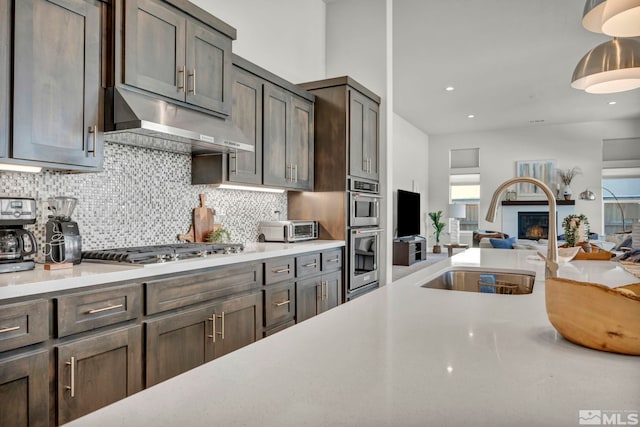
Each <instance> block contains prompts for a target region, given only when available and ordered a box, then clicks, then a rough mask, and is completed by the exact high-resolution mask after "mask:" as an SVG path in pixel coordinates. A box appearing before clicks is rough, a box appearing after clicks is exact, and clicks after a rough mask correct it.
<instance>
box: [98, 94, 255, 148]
mask: <svg viewBox="0 0 640 427" xmlns="http://www.w3.org/2000/svg"><path fill="white" fill-rule="evenodd" d="M106 95H107V96H106V99H107V102H106V108H107V112H106V120H105V122H106V123H105V140H106V141H112V142H116V143H122V144H129V145H137V146H145V147H147V148H153V149H159V150H164V151H173V152H180V153H188V152H191V153H194V154H203V153H227V152H235V151H254V147H253V145H251V144H248V143H247V141H248V139H247V138H246V137H245V136H244V134H243V133H242V131H240V129H238V128H237V127H236V126H234V125H233V123H232V122H231V120H230V119H227V120H224V119H219V118H217V117H214V116H210V115H208V114H205V113H202V112H200V111H196V110H192V109H190V108H188V107H185V106H181V105H178V104H174V103H171V102H167V101H164V100H162V99H159V98H155V97H152V96H149V95H146V94H143V93H140V92H136V91H134V90H129V89H127V88H124V87H115V88H109V89H107V94H106Z"/></svg>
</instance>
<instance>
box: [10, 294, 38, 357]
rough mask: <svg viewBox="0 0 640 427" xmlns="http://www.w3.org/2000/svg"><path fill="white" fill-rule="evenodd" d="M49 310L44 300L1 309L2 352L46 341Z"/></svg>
mask: <svg viewBox="0 0 640 427" xmlns="http://www.w3.org/2000/svg"><path fill="white" fill-rule="evenodd" d="M48 337H49V310H48V306H47V301H45V300H43V299H39V300H35V301H29V302H22V303H18V304H10V305H6V306H3V307H0V352H3V351H7V350H13V349H14V348H19V347H24V346H26V345H31V344H35V343H38V342H42V341H45V340H46V339H47V338H48Z"/></svg>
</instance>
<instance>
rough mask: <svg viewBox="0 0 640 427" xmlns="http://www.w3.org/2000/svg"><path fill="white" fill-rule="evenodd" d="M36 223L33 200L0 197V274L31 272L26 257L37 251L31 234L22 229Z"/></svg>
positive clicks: (29, 262)
mask: <svg viewBox="0 0 640 427" xmlns="http://www.w3.org/2000/svg"><path fill="white" fill-rule="evenodd" d="M35 222H36V201H35V200H34V199H23V198H6V197H0V273H11V272H14V271H24V270H31V269H33V268H35V262H34V261H33V260H32V259H28V258H27V257H29V256H31V255H33V254H35V253H36V252H37V251H38V245H37V243H36V239H35V237H34V236H33V234H32V233H31V232H30V231H28V230H25V229H24V228H23V226H24V225H27V224H35Z"/></svg>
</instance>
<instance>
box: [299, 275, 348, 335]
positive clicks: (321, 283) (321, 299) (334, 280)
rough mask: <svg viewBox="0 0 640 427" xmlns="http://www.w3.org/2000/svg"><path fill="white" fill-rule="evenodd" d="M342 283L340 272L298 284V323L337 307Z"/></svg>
mask: <svg viewBox="0 0 640 427" xmlns="http://www.w3.org/2000/svg"><path fill="white" fill-rule="evenodd" d="M341 283H342V276H341V272H340V271H336V272H335V273H330V274H323V275H322V276H318V277H314V278H311V279H307V280H301V281H299V282H298V283H296V322H297V323H299V322H302V321H303V320H307V319H309V318H311V317H313V316H315V315H317V314H320V313H323V312H325V311H327V310H329V309H331V308H333V307H336V306H337V305H338V302H339V296H340V289H341Z"/></svg>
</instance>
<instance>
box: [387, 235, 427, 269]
mask: <svg viewBox="0 0 640 427" xmlns="http://www.w3.org/2000/svg"><path fill="white" fill-rule="evenodd" d="M426 259H427V239H425V238H424V237H422V236H410V237H402V238H400V239H396V240H394V242H393V264H394V265H412V264H414V263H416V262H418V261H424V260H426Z"/></svg>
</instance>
